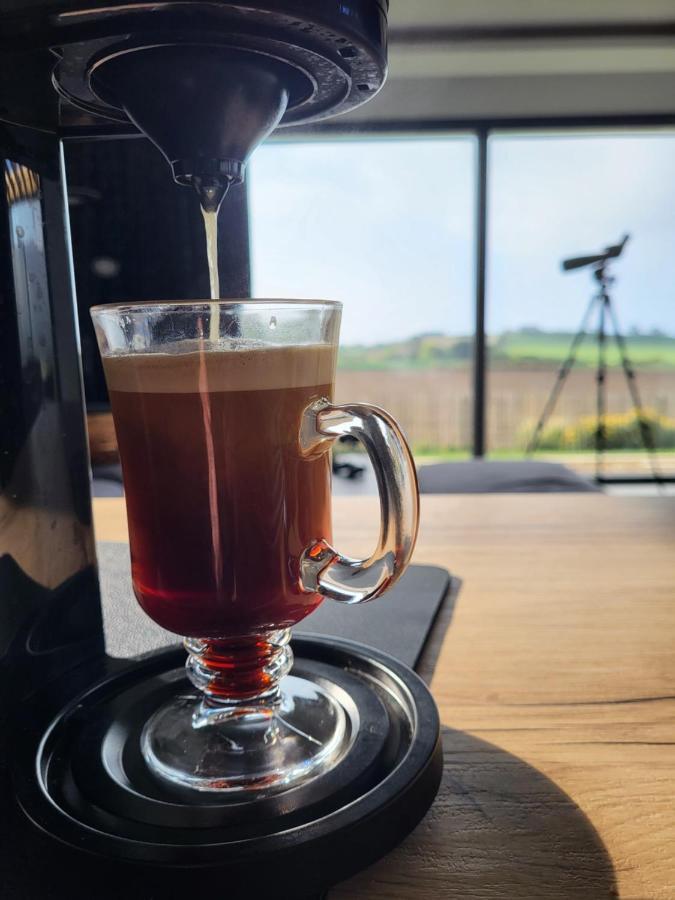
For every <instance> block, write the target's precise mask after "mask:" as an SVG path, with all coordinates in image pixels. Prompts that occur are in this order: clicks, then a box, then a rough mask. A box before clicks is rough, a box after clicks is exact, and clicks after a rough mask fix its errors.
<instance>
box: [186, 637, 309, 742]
mask: <svg viewBox="0 0 675 900" xmlns="http://www.w3.org/2000/svg"><path fill="white" fill-rule="evenodd" d="M290 637H291V631H290V628H285V629H281V630H278V631H268V632H264V633H261V634H253V635H245V636H241V637H236V638H204V639H202V638H186V639H185V648H186V650H187V651H188V658H187V661H186V664H185V667H186V670H187V675H188V678H189V679H190V681H191V682H192V684H193V685H194V686H195V687H196V688H199V690H200V691H201V692H202V700H201V703H200V704H199V708H198V709H197V711H196V712H195V716H194V719H193V724H194V726H195V727H196V728H200V727H203V726H205V725H210V724H220V723H223V722H225V721H228V720H234V719H237V720H240V719H241V718H242V717H246V719H247V720H248V721H250V720H251V719H252V718H260V717H262V718H269V717H270V716H271V715H273V713H274V710H275V708H276V707H277V706H278V705H279V700H280V689H279V684H280V681H281V679H282V678H283V677H284V675H287V674H288V672H289V671H290V670H291V667H292V665H293V651H292V650H291V648H290V646H289V643H288V642H289V640H290Z"/></svg>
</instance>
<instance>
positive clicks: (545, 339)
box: [339, 328, 675, 372]
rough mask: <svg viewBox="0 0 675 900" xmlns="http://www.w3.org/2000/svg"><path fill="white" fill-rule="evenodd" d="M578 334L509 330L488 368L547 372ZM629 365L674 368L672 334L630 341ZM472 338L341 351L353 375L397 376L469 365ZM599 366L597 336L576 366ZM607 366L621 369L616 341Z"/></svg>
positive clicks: (495, 344)
mask: <svg viewBox="0 0 675 900" xmlns="http://www.w3.org/2000/svg"><path fill="white" fill-rule="evenodd" d="M573 337H574V334H573V333H571V332H552V331H551V332H549V331H538V330H535V329H527V328H525V329H522V330H520V331H509V332H505V333H504V334H501V335H499V336H498V337H497V338H494V339H493V340H491V341H490V345H489V358H490V364H491V365H494V366H498V367H499V368H504V367H508V368H510V367H513V368H526V367H533V368H537V367H542V368H543V367H546V368H550V367H551V365H559V364H560V363H562V361H563V360H564V358H565V356H566V355H567V352H568V350H569V347H570V344H571V342H572V339H573ZM626 344H627V347H628V353H629V356H630V359H631V361H632V362H633V363H634V364H635V366H637V367H639V368H645V367H649V368H665V369H672V368H675V338H673V337H670V336H668V335H660V334H655V335H642V334H640V335H631V336H629V337H627V338H626ZM472 353H473V339H472V338H471V337H452V336H450V335H444V334H421V335H417V336H415V337H411V338H408V339H407V340H405V341H397V342H393V343H389V344H376V345H373V346H365V345H352V346H343V347H342V348H341V349H340V360H339V364H340V368H341V369H343V370H348V371H349V370H351V371H361V372H363V371H393V370H400V369H445V368H458V367H464V366H466V365H469V364H470V363H471V357H472ZM596 362H597V347H596V341H595V337H594V336H593V335H587V336H586V337H585V339H584V341H583V342H582V344H581V346H580V348H579V352H578V356H577V365H578V366H586V367H594V366H595V365H596ZM607 365H609V366H618V365H620V358H619V353H618V350H617V348H616V344H615V343H614V341H613V340H608V343H607Z"/></svg>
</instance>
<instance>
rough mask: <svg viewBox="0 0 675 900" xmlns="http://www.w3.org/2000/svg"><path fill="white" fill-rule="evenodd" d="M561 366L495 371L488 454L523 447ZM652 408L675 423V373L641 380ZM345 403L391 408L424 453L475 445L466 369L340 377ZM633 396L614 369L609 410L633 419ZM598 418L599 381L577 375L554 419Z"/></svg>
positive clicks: (651, 372) (583, 372)
mask: <svg viewBox="0 0 675 900" xmlns="http://www.w3.org/2000/svg"><path fill="white" fill-rule="evenodd" d="M556 373H557V367H555V366H539V367H536V368H534V367H533V368H528V369H526V368H518V369H513V368H508V369H507V368H504V369H499V368H491V369H490V373H489V380H488V407H487V421H488V447H489V448H490V449H491V450H512V449H522V448H523V447H524V444H525V441H526V438H527V436H528V433H529V431H530V430H531V429H532V428H533V427H534V423H535V422H536V420H537V418H538V416H539V414H540V413H541V410H542V409H543V406H544V403H545V402H546V399H547V397H548V395H549V392H550V390H551V388H552V386H553V383H554V380H555V376H556ZM638 386H639V388H640V392H641V394H642V398H643V401H644V404H645V406H647V407H650V408H651V409H654V410H656V411H657V412H659V413H661V414H663V415H667V416H672V417H675V371H674V370H672V369H663V370H655V369H646V370H644V371H642V372H639V373H638ZM336 397H337V400H338V402H347V401H357V400H363V401H367V402H369V403H375V404H377V405H378V406H382V407H384V408H385V409H386V410H387V411H388V412H390V413H391V414H392V415H393V416H394V417H395V418H396V419H397V420H398V421H399V422H400V423H401V425H402V426H403V428H404V430H405V432H406V434H407V436H408V439H409V441H410V443H411V444H412V445H413V447H415V448H416V449H417V450H425V449H429V450H431V449H439V450H440V449H450V448H453V449H455V448H458V449H459V448H464V449H468V448H469V447H470V446H471V409H472V377H471V371H470V369H468V368H465V369H434V370H424V371H417V370H414V369H412V370H400V371H393V372H391V371H387V372H378V371H368V372H352V371H340V372H339V373H338V379H337V392H336ZM630 408H631V404H630V397H629V394H628V390H627V387H626V383H625V380H624V376H623V373H622V372H621V370H619V369H610V370H608V376H607V409H608V411H609V412H627V411H628V410H629V409H630ZM594 411H595V374H594V371H593V370H591V369H575V370H573V371H572V372H571V373H570V375H569V378H568V381H567V384H566V385H565V388H564V390H563V393H562V395H561V397H560V401H559V403H558V407H557V408H556V411H555V414H554V415H555V417H556V419H557V420H559V421H563V422H565V423H572V422H575V421H577V420H578V419H579V418H580V417H581V416H585V415H590V414H593V413H594Z"/></svg>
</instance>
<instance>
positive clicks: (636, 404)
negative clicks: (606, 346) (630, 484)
mask: <svg viewBox="0 0 675 900" xmlns="http://www.w3.org/2000/svg"><path fill="white" fill-rule="evenodd" d="M607 309H608V311H609V315H610V318H611V321H612V328H613V329H614V339H615V340H616V345H617V347H618V348H619V357H620V358H621V366H622V368H623V373H624V375H625V376H626V384H627V385H628V391H629V393H630V396H631V400H632V403H633V412H634V413H635V418H636V419H637V420H638V426H639V429H640V439H641V441H642V446H643V447H644V449H645V451H646V453H647V459H648V460H649V465H650V468H651V470H652V477H653V478H654V481H656V482H657V484H661V482H662V478H661V473H660V471H659V467H658V463H657V458H656V444H655V443H654V435H653V434H652V430H651V428H650V427H649V423H648V422H647V417H646V416H645V411H644V406H643V405H642V398H641V397H640V391H639V390H638V385H637V378H636V375H635V369H634V368H633V365H632V363H631V361H630V358H629V356H628V347H627V346H626V339H625V338H624V336H623V334H622V333H621V330H620V328H619V320H618V318H617V315H616V313H615V311H614V307H613V306H612V304H611V302H610V301H609V299H608V301H607Z"/></svg>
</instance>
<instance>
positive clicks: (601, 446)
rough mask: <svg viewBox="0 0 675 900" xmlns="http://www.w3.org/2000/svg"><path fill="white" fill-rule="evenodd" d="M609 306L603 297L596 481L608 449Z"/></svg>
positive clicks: (599, 325)
mask: <svg viewBox="0 0 675 900" xmlns="http://www.w3.org/2000/svg"><path fill="white" fill-rule="evenodd" d="M607 304H608V299H607V295H606V294H605V293H603V294H602V296H601V301H600V318H599V320H598V369H597V373H596V376H595V377H596V424H595V480H596V481H600V480H601V479H602V469H603V466H602V463H603V457H604V452H605V449H606V447H607V433H606V431H605V414H606V411H607V410H606V406H607V404H606V398H605V384H606V380H607V360H606V359H605V343H606V340H605V339H606V337H607V334H606V331H605V312H606V307H607Z"/></svg>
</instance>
